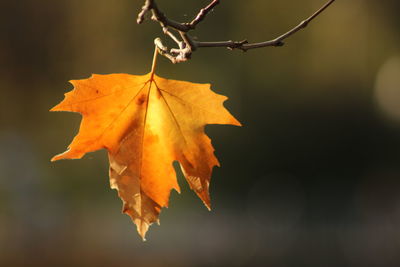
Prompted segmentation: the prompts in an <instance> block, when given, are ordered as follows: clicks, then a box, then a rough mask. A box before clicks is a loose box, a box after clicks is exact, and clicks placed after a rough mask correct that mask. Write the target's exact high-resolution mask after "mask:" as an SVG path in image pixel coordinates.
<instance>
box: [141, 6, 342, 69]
mask: <svg viewBox="0 0 400 267" xmlns="http://www.w3.org/2000/svg"><path fill="white" fill-rule="evenodd" d="M333 2H335V0H329V1H328V2H327V3H326V4H325V5H323V6H322V7H321V8H320V9H318V10H317V11H316V12H314V13H313V14H312V15H311V16H310V17H308V18H307V19H305V20H303V21H302V22H300V24H298V25H297V26H295V27H294V28H292V29H291V30H289V31H288V32H286V33H284V34H282V35H280V36H278V37H276V38H275V39H272V40H269V41H265V42H259V43H248V42H247V40H243V41H222V42H221V41H218V42H199V41H194V40H192V38H191V37H190V36H189V34H188V32H189V31H191V30H194V29H195V28H196V26H197V25H198V24H199V23H200V22H202V21H203V20H204V19H205V17H206V16H207V15H208V14H209V13H210V12H211V11H212V10H213V8H214V7H215V6H217V5H218V4H219V3H220V1H219V0H213V1H211V2H210V4H208V5H207V6H206V7H204V8H202V9H200V11H199V13H198V14H197V16H196V17H195V18H194V19H193V20H192V21H191V22H186V23H179V22H176V21H174V20H171V19H169V18H167V17H166V16H165V14H164V13H162V12H161V11H160V9H159V8H158V6H157V4H156V2H155V0H146V1H145V3H144V5H143V7H142V10H141V11H140V13H139V15H138V18H137V23H139V24H140V23H142V22H143V21H144V19H145V16H146V14H147V13H149V12H151V13H152V17H151V18H152V20H154V21H157V22H158V23H159V24H160V25H161V27H162V28H163V32H164V34H166V35H168V36H169V37H170V38H171V39H172V40H174V41H175V43H177V45H178V47H179V48H171V49H168V48H167V47H166V46H164V45H163V44H162V43H161V39H156V41H155V44H156V45H157V47H158V49H159V51H160V53H161V54H162V55H164V56H166V57H167V58H168V59H169V60H171V62H172V63H179V62H184V61H187V60H189V59H190V57H191V54H192V52H193V51H195V50H196V49H197V48H201V47H225V48H228V49H231V50H233V49H240V50H242V51H247V50H249V49H255V48H262V47H269V46H275V47H278V46H283V45H284V42H283V41H284V40H285V39H287V38H288V37H290V36H291V35H293V34H295V33H296V32H298V31H300V30H301V29H304V28H306V27H307V25H308V24H309V23H310V22H311V21H312V20H314V19H315V18H316V17H317V16H318V15H319V14H321V13H322V12H323V11H324V10H325V9H327V8H328V7H329V6H330V5H331V4H332V3H333ZM170 28H171V29H173V30H175V31H177V32H178V33H179V35H180V37H181V39H182V41H181V40H179V39H178V38H177V37H176V36H175V35H174V34H173V33H171V32H170V30H169V29H170Z"/></svg>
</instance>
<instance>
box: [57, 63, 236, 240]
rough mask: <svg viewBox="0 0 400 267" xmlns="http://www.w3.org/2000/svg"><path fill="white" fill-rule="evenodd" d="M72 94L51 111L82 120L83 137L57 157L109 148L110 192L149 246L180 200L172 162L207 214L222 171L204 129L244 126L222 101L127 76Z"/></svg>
mask: <svg viewBox="0 0 400 267" xmlns="http://www.w3.org/2000/svg"><path fill="white" fill-rule="evenodd" d="M71 83H72V84H73V85H74V90H72V91H71V92H68V93H67V94H65V99H64V100H63V101H62V102H61V103H60V104H58V105H57V106H55V107H54V108H52V109H51V111H72V112H79V113H81V114H82V117H83V119H82V122H81V126H80V130H79V133H78V134H77V135H76V136H75V138H74V139H73V141H72V143H71V144H70V145H69V148H68V150H67V151H65V152H64V153H62V154H59V155H56V156H55V157H53V159H52V161H55V160H59V159H77V158H81V157H82V156H83V155H84V154H85V153H88V152H91V151H95V150H99V149H102V148H105V149H107V150H108V157H109V161H110V183H111V188H114V189H117V190H118V195H119V196H120V198H121V199H122V201H123V203H124V205H123V212H124V213H127V214H128V215H129V216H130V217H131V218H132V220H133V222H134V223H135V224H136V226H137V230H138V232H139V234H140V235H141V236H142V238H143V239H144V237H145V234H146V232H147V230H148V228H149V225H150V224H151V223H153V222H155V221H157V220H158V215H159V213H160V210H161V208H162V207H167V206H168V199H169V195H170V191H171V190H172V189H175V190H176V191H178V192H179V185H178V183H177V180H176V174H175V171H174V168H173V165H172V163H173V161H178V162H179V163H180V166H181V169H182V171H183V173H184V175H185V177H186V180H187V182H188V183H189V185H190V187H191V189H193V190H194V191H195V192H196V193H197V195H198V196H199V197H200V198H201V200H202V201H203V202H204V204H205V205H206V206H207V208H210V197H209V193H208V188H209V183H210V178H211V172H212V168H213V167H214V166H219V163H218V160H217V159H216V157H215V156H214V149H213V147H212V145H211V140H210V139H209V138H208V137H207V136H206V135H205V133H204V126H205V125H206V124H232V125H238V126H240V123H239V122H238V121H237V120H236V119H235V118H234V117H233V116H232V115H231V114H230V113H229V112H228V111H227V110H226V109H225V108H224V107H223V102H224V101H225V100H226V99H227V98H226V97H225V96H221V95H218V94H215V93H214V92H212V91H211V90H210V85H209V84H196V83H190V82H185V81H175V80H167V79H164V78H161V77H158V76H156V75H155V74H154V73H153V71H152V72H151V73H149V74H147V75H142V76H137V75H128V74H109V75H93V76H92V77H90V78H89V79H84V80H73V81H71Z"/></svg>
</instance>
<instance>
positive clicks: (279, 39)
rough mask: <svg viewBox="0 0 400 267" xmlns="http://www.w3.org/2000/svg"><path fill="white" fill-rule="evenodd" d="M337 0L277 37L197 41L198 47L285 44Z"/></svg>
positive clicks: (258, 46) (247, 47) (247, 48)
mask: <svg viewBox="0 0 400 267" xmlns="http://www.w3.org/2000/svg"><path fill="white" fill-rule="evenodd" d="M333 2H335V0H329V1H328V2H327V3H326V4H325V5H324V6H322V7H321V8H320V9H318V10H317V11H316V12H315V13H314V14H312V15H311V16H310V17H308V18H307V19H305V20H303V21H302V22H300V24H298V25H297V26H296V27H294V28H292V29H291V30H289V31H288V32H286V33H284V34H282V35H280V36H278V37H276V38H275V39H273V40H269V41H265V42H260V43H250V44H249V43H247V42H243V41H241V42H240V41H225V42H197V43H196V45H197V47H226V48H229V49H240V50H243V51H247V50H249V49H255V48H261V47H267V46H283V45H284V44H285V43H284V42H283V40H285V39H286V38H288V37H289V36H291V35H293V34H295V33H296V32H298V31H299V30H301V29H304V28H305V27H307V25H308V24H309V23H310V22H311V21H312V20H313V19H315V18H316V17H317V16H318V15H319V14H321V13H322V12H323V11H324V10H325V9H327V8H328V7H329V6H330V5H331V4H332V3H333Z"/></svg>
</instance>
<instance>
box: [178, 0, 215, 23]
mask: <svg viewBox="0 0 400 267" xmlns="http://www.w3.org/2000/svg"><path fill="white" fill-rule="evenodd" d="M218 4H219V0H213V1H212V2H211V3H210V4H209V5H208V6H206V7H205V8H202V9H200V12H199V14H197V16H196V17H195V18H194V19H193V20H192V22H190V23H187V24H186V25H187V26H189V27H190V28H191V29H194V28H196V25H197V24H199V23H200V22H202V21H203V20H204V18H205V17H206V16H207V14H208V13H210V12H211V10H213V8H214V7H215V6H216V5H218Z"/></svg>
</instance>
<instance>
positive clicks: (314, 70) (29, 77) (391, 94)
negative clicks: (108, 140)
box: [0, 0, 400, 267]
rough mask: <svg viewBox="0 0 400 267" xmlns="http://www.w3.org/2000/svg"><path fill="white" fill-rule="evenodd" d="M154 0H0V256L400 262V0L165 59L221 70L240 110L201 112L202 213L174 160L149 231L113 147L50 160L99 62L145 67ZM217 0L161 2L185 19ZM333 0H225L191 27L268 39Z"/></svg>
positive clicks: (204, 77)
mask: <svg viewBox="0 0 400 267" xmlns="http://www.w3.org/2000/svg"><path fill="white" fill-rule="evenodd" d="M142 2H143V1H128V0H119V1H106V0H96V1H95V0H82V1H77V0H68V1H67V0H58V1H51V0H42V1H33V0H20V1H1V2H0V12H1V16H0V25H1V26H0V30H1V37H0V38H1V39H0V40H1V41H0V68H1V71H0V266H36V265H41V266H72V265H73V266H379V267H386V266H393V267H394V266H399V264H400V256H399V253H398V251H400V180H399V178H400V165H399V161H400V127H399V126H400V30H399V29H400V19H399V12H398V11H399V10H400V2H399V1H395V0H386V1H373V0H352V1H340V0H338V1H337V2H335V3H334V4H333V5H332V6H331V7H330V8H329V9H327V10H326V12H324V13H323V14H322V15H321V16H320V17H318V18H317V19H316V20H315V21H313V22H312V23H311V24H310V25H309V27H308V28H306V29H305V30H303V31H300V32H298V33H297V34H296V35H294V36H292V37H290V38H289V39H288V40H287V41H286V45H285V46H283V47H280V48H264V49H258V50H252V51H248V52H246V53H242V52H241V51H229V50H227V49H222V48H221V49H217V48H212V49H211V48H210V49H208V48H204V49H200V50H198V51H196V52H195V53H194V54H193V56H192V60H190V61H189V62H187V63H183V64H178V65H172V64H171V63H170V62H169V61H167V60H166V59H164V58H161V59H160V60H159V64H158V67H157V73H158V75H160V76H162V77H166V78H171V79H178V80H187V81H192V82H201V83H211V84H212V85H213V90H214V91H215V92H217V93H220V94H223V95H226V96H228V97H229V100H228V101H227V102H226V103H225V106H226V107H227V108H228V109H229V110H230V111H231V113H232V114H234V115H235V116H236V117H237V118H238V119H239V120H240V121H241V122H242V124H243V127H242V128H238V127H232V126H220V125H217V126H213V125H211V126H207V128H206V129H207V132H208V134H209V136H210V137H211V138H212V140H213V145H214V147H215V148H216V155H217V157H218V158H219V160H220V162H221V168H216V169H215V170H214V174H213V180H212V184H211V196H212V204H213V211H212V212H208V211H207V210H206V208H205V207H203V205H202V203H201V201H200V200H198V199H197V198H196V196H195V194H194V193H193V192H190V190H189V188H188V186H187V185H186V182H185V181H184V180H183V179H182V177H181V175H180V174H179V183H180V185H181V187H182V193H181V194H180V195H178V194H177V193H176V192H173V193H172V195H171V200H170V208H168V209H164V210H163V211H162V213H161V226H152V227H151V228H150V231H149V233H148V236H147V239H148V241H147V242H145V243H143V242H142V241H141V240H140V238H139V236H138V235H137V233H136V229H135V227H134V225H133V224H132V223H131V222H130V219H129V218H128V216H125V215H121V214H120V209H121V201H120V200H119V199H118V197H117V194H116V192H115V191H111V190H110V189H109V183H108V163H107V158H106V153H105V151H100V152H95V153H91V154H89V155H86V156H85V157H84V159H82V160H74V161H60V162H55V163H50V161H49V159H50V158H51V157H52V156H53V155H55V154H57V153H59V152H62V151H64V149H65V148H66V147H67V145H68V144H69V142H70V141H71V139H72V138H73V136H74V135H75V134H76V132H77V131H78V127H79V122H80V116H79V115H77V114H72V113H50V112H48V110H49V109H50V108H51V107H52V106H54V105H55V104H56V103H58V102H59V101H61V100H62V98H63V94H64V93H65V92H67V91H69V90H71V89H72V86H71V85H70V84H69V83H68V80H71V79H82V78H87V77H89V76H90V75H91V74H92V73H98V74H108V73H118V72H123V73H131V74H144V73H147V72H149V70H150V64H151V58H152V55H153V49H154V47H153V40H154V38H156V37H161V38H164V39H165V37H164V36H163V34H162V32H161V29H160V27H159V26H158V25H157V24H155V23H153V22H150V21H146V22H145V23H143V24H142V25H137V24H136V23H135V21H136V15H137V13H138V11H139V10H140V8H141V5H142V4H143V3H142ZM208 2H209V1H206V0H201V1H194V0H192V1H178V0H175V1H172V0H169V1H162V0H160V1H159V6H160V7H161V8H162V9H163V10H164V11H165V13H166V14H167V15H168V16H170V17H171V18H174V19H175V20H178V21H188V20H190V19H191V18H192V17H193V16H195V15H196V13H197V11H198V10H199V9H200V8H202V7H203V6H205V5H206V4H207V3H208ZM323 3H324V1H321V0H318V1H317V0H304V1H289V0H285V1H272V0H268V1H262V0H252V1H239V0H231V1H221V5H220V6H218V7H217V8H215V10H214V12H212V13H211V14H210V15H209V16H208V17H207V19H206V20H205V21H204V22H203V23H202V24H200V25H199V26H198V29H197V30H196V31H195V32H194V33H193V36H194V37H195V38H197V39H198V40H203V41H214V40H215V41H217V40H230V39H232V40H242V39H248V40H249V41H251V42H253V41H254V42H257V41H264V40H267V39H272V38H274V37H276V36H277V35H279V34H281V33H283V32H285V31H287V30H288V29H290V28H291V27H293V26H295V25H296V24H297V23H299V22H300V21H301V20H302V19H304V18H305V17H307V16H308V15H310V14H311V13H312V12H314V11H315V10H316V9H318V8H319V7H320V6H322V4H323Z"/></svg>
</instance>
